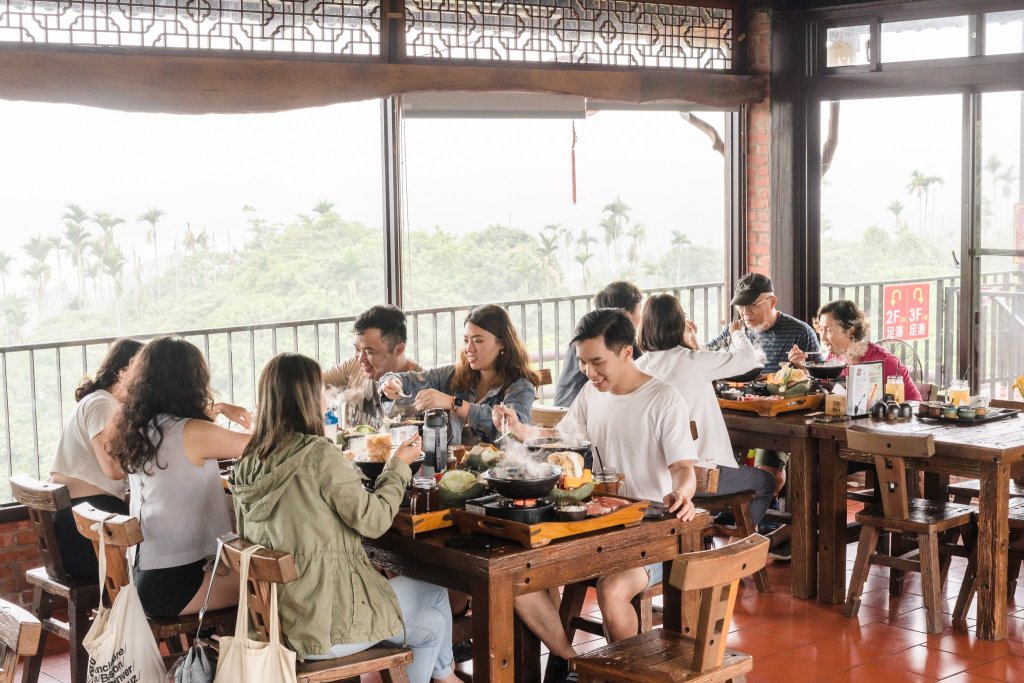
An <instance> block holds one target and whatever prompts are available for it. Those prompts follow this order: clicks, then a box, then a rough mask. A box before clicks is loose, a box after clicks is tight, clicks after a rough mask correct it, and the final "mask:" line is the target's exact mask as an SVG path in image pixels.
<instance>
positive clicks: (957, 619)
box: [953, 500, 1024, 628]
mask: <svg viewBox="0 0 1024 683" xmlns="http://www.w3.org/2000/svg"><path fill="white" fill-rule="evenodd" d="M1009 520H1010V544H1009V547H1008V548H1007V555H1008V561H1009V563H1010V567H1011V568H1014V567H1015V568H1017V569H1019V568H1020V563H1021V561H1022V560H1024V548H1021V547H1017V546H1015V544H1017V543H1019V542H1020V541H1021V540H1022V539H1024V501H1014V500H1011V501H1010V516H1009ZM1010 573H1011V574H1016V572H1010ZM1007 580H1008V583H1009V585H1008V586H1007V590H1008V591H1009V594H1010V595H1013V592H1014V591H1015V590H1016V589H1017V577H1016V576H1015V575H1014V576H1008V577H1007ZM977 592H978V557H977V553H971V554H970V556H969V559H968V561H967V571H965V572H964V580H963V583H962V584H960V593H959V594H957V596H956V606H955V607H954V608H953V623H954V624H956V625H958V626H960V627H962V628H966V619H965V617H966V616H967V610H968V609H970V607H971V602H973V601H974V595H975V593H977Z"/></svg>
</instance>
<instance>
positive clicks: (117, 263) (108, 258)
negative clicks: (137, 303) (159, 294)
mask: <svg viewBox="0 0 1024 683" xmlns="http://www.w3.org/2000/svg"><path fill="white" fill-rule="evenodd" d="M125 263H127V261H126V259H125V257H124V252H123V251H121V248H120V247H117V246H113V245H112V246H110V247H108V248H107V249H106V250H105V251H104V252H103V253H102V254H101V255H100V268H101V269H102V270H103V272H104V273H106V274H107V275H108V276H110V280H111V282H113V284H114V312H115V315H116V316H117V329H118V332H120V330H121V294H122V293H123V287H122V285H121V273H122V272H123V271H124V265H125Z"/></svg>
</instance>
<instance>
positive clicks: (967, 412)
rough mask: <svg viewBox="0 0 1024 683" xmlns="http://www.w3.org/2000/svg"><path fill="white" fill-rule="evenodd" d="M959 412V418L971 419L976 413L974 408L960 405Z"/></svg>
mask: <svg viewBox="0 0 1024 683" xmlns="http://www.w3.org/2000/svg"><path fill="white" fill-rule="evenodd" d="M959 413H960V419H961V420H973V419H974V418H975V415H976V414H977V413H976V411H975V410H974V408H972V407H970V406H960V409H959Z"/></svg>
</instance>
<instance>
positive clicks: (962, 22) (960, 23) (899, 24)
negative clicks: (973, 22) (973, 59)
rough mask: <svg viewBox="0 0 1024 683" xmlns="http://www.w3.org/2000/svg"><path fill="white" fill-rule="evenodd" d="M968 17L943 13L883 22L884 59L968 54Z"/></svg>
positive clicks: (901, 60)
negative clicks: (907, 19)
mask: <svg viewBox="0 0 1024 683" xmlns="http://www.w3.org/2000/svg"><path fill="white" fill-rule="evenodd" d="M967 46H968V35H967V17H941V18H937V19H915V20H914V21H893V22H886V23H883V24H882V52H881V58H882V61H883V62H911V61H916V60H921V59H944V58H949V57H966V56H967Z"/></svg>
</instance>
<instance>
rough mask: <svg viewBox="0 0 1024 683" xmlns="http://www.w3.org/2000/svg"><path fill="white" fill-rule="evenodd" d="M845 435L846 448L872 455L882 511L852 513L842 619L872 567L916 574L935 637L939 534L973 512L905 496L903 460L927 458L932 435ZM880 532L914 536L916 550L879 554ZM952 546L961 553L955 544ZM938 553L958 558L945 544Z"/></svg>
mask: <svg viewBox="0 0 1024 683" xmlns="http://www.w3.org/2000/svg"><path fill="white" fill-rule="evenodd" d="M846 437H847V445H848V446H849V447H850V449H851V450H854V451H860V452H862V453H870V454H871V455H873V456H874V459H875V471H876V472H877V476H878V486H879V489H880V493H881V497H882V508H881V509H879V508H878V507H872V508H867V509H865V510H863V511H861V512H858V513H857V521H858V522H860V523H861V525H862V527H861V532H860V541H859V542H858V544H857V560H856V562H855V563H854V565H853V576H852V577H851V578H850V591H849V593H848V594H847V596H846V610H845V611H846V616H848V617H854V616H856V615H857V612H858V611H860V595H861V592H862V591H863V589H864V582H865V581H867V578H868V570H869V569H870V568H871V565H873V564H877V565H882V566H885V567H889V568H890V569H898V570H901V571H916V572H920V573H921V583H922V587H923V590H924V605H925V607H926V608H927V611H928V632H929V633H940V632H941V631H942V610H941V609H940V604H941V602H940V601H941V598H940V595H939V593H940V588H941V587H942V581H943V578H944V576H943V572H942V566H941V565H940V562H939V552H940V547H939V546H940V543H939V534H941V533H943V532H946V531H950V530H952V529H956V528H958V527H962V526H967V525H969V524H971V521H972V517H973V515H974V514H975V512H976V510H975V508H973V507H971V506H969V505H961V504H959V503H950V502H944V501H931V500H927V499H924V498H910V497H909V496H908V495H907V488H906V486H907V477H906V465H905V461H906V459H908V458H915V459H917V458H930V457H931V456H932V455H934V454H935V440H934V439H933V438H932V435H931V434H926V435H924V436H921V435H905V434H883V433H877V432H873V431H869V430H864V429H861V428H858V427H851V428H849V429H847V430H846ZM883 529H888V530H890V531H894V532H898V533H902V534H907V533H913V534H917V539H918V547H917V548H916V549H914V550H911V551H910V552H907V553H905V554H903V555H900V556H893V555H885V554H881V553H879V552H878V551H877V549H876V546H877V543H878V537H879V534H880V533H881V532H882V530H883ZM956 548H957V549H958V550H963V549H962V548H961V547H960V546H956ZM943 550H944V551H946V552H955V554H961V553H960V552H956V551H954V550H952V549H951V548H949V547H948V546H944V548H943Z"/></svg>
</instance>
